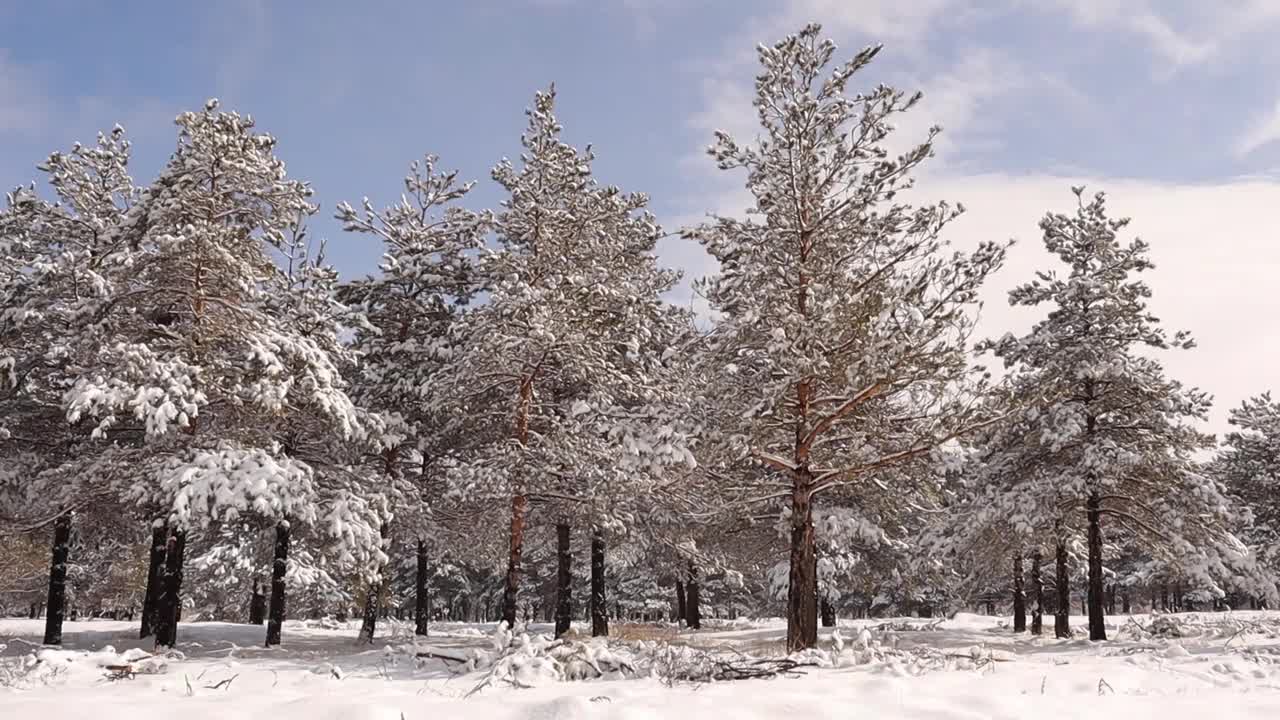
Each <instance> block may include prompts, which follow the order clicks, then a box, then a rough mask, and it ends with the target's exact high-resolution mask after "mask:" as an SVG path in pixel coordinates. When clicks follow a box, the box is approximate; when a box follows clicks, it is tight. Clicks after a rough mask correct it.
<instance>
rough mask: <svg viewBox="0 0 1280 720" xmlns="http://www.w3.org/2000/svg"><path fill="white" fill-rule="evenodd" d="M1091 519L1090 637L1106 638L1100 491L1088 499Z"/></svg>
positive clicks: (1089, 517) (1095, 638)
mask: <svg viewBox="0 0 1280 720" xmlns="http://www.w3.org/2000/svg"><path fill="white" fill-rule="evenodd" d="M1087 508H1088V512H1087V516H1088V520H1089V592H1088V600H1089V639H1090V640H1106V639H1107V625H1106V620H1105V618H1104V612H1103V606H1102V603H1103V602H1104V600H1105V591H1104V589H1103V587H1102V498H1101V496H1099V495H1098V491H1096V490H1095V491H1093V492H1091V493H1090V494H1089V499H1088V501H1087Z"/></svg>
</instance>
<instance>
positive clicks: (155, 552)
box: [138, 525, 169, 638]
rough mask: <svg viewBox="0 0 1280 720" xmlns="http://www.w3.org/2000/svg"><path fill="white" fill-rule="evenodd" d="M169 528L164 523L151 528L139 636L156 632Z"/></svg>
mask: <svg viewBox="0 0 1280 720" xmlns="http://www.w3.org/2000/svg"><path fill="white" fill-rule="evenodd" d="M168 537H169V529H168V528H167V527H165V526H164V525H159V526H156V527H153V528H151V549H150V551H149V553H148V555H149V558H148V563H147V590H146V594H145V595H143V596H142V627H141V628H140V629H139V630H138V637H139V638H145V637H150V636H151V633H153V632H155V624H156V607H157V606H158V605H159V603H160V584H161V578H163V577H164V546H165V541H166V540H167V539H168Z"/></svg>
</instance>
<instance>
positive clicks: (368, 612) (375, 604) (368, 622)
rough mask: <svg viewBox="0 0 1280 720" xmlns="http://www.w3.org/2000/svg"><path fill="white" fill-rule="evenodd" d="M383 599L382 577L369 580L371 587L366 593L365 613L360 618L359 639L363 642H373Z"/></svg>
mask: <svg viewBox="0 0 1280 720" xmlns="http://www.w3.org/2000/svg"><path fill="white" fill-rule="evenodd" d="M381 599H382V578H381V577H379V578H378V579H377V580H371V581H369V587H368V588H367V589H366V591H365V595H364V613H363V616H362V617H361V620H360V634H359V636H358V639H359V640H360V642H362V643H372V642H373V636H374V634H375V633H377V631H378V610H379V609H380V607H379V606H380V604H381V603H380V602H379V601H380V600H381Z"/></svg>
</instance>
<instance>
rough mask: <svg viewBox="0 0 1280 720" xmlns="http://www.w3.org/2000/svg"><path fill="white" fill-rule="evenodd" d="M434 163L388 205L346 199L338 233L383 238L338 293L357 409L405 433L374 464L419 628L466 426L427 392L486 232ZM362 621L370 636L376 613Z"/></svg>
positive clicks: (421, 166) (470, 285)
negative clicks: (435, 516)
mask: <svg viewBox="0 0 1280 720" xmlns="http://www.w3.org/2000/svg"><path fill="white" fill-rule="evenodd" d="M437 163H438V158H436V157H435V156H432V155H427V156H426V157H425V158H424V159H423V160H422V161H421V162H414V163H413V164H412V165H411V166H410V168H409V174H408V175H406V177H405V178H404V193H403V195H402V196H401V199H400V201H399V202H398V203H396V204H394V205H392V206H390V207H388V208H386V209H383V210H377V209H375V207H374V205H373V204H372V203H371V202H370V201H369V200H368V199H367V198H366V199H365V200H364V201H363V203H362V209H361V210H360V211H357V210H356V209H355V208H353V207H352V206H351V205H350V204H347V203H343V204H341V205H339V206H338V209H337V213H336V217H337V219H338V220H340V221H342V223H343V229H344V230H346V231H347V232H353V233H361V234H364V235H369V236H372V237H373V238H376V239H377V240H378V241H379V242H380V243H381V245H382V251H383V253H382V262H381V264H380V266H379V269H380V271H381V273H380V274H379V275H378V276H376V277H368V278H364V279H360V280H355V281H352V282H348V283H346V284H344V285H343V286H341V288H340V289H339V291H338V297H339V299H340V300H341V301H342V302H343V303H345V304H347V305H348V306H349V307H350V309H351V310H352V312H353V317H352V318H351V319H350V323H351V325H352V326H353V327H354V328H355V350H356V352H357V353H358V354H359V355H360V365H359V367H358V369H357V370H356V373H355V375H354V377H353V380H352V386H353V394H354V396H355V397H356V398H357V400H358V401H359V402H360V404H361V405H362V406H363V407H367V408H370V409H372V410H375V411H378V412H381V413H384V415H385V416H386V417H387V420H388V423H389V426H390V427H393V428H396V430H397V432H398V433H399V434H400V435H401V436H402V437H403V440H402V441H400V442H396V443H393V444H390V445H388V447H387V448H386V449H385V450H384V451H383V452H382V454H381V456H380V457H378V458H371V461H372V462H373V464H374V465H375V466H376V468H375V471H376V472H378V473H380V474H382V475H383V476H384V483H385V485H386V489H387V491H388V492H387V497H388V498H389V499H390V500H391V512H392V513H393V514H394V515H395V516H396V518H397V521H396V522H397V524H398V525H400V526H402V531H403V532H406V533H408V534H409V535H410V536H412V537H413V538H414V542H413V543H412V545H413V547H414V551H415V556H416V557H415V559H416V560H418V562H417V565H418V570H419V571H420V577H419V578H418V581H417V583H416V588H417V591H416V595H418V596H419V597H418V602H417V605H416V611H417V614H418V625H417V627H418V630H419V631H420V633H421V634H425V633H426V628H427V624H426V623H427V617H426V613H427V606H426V592H427V584H426V583H427V579H428V578H427V574H428V573H430V572H431V566H432V563H431V562H430V561H429V559H428V558H427V557H426V555H425V553H426V551H427V548H428V546H431V547H437V546H438V543H437V542H435V540H436V537H437V535H438V533H433V532H432V529H433V527H434V524H432V523H431V520H430V519H431V516H432V511H433V509H434V508H435V507H437V506H439V504H440V503H441V502H443V501H444V499H445V498H444V488H445V486H444V483H443V481H442V478H441V477H440V473H441V468H442V461H443V460H444V458H446V457H448V456H450V455H451V454H452V453H454V452H455V450H456V448H458V447H459V445H460V444H461V443H459V441H458V436H459V434H460V433H462V432H465V429H466V425H465V423H464V422H461V420H462V419H461V418H459V417H456V416H450V415H448V414H444V413H439V412H436V410H438V408H439V404H438V403H434V402H432V399H431V398H430V397H429V396H428V395H427V391H428V388H429V387H430V384H429V381H430V380H431V378H432V376H433V375H434V374H435V373H436V372H438V370H439V368H440V367H441V365H442V364H443V363H444V362H445V361H447V359H448V358H449V356H450V346H449V342H448V333H449V329H450V327H451V325H452V323H453V322H454V321H455V320H456V317H457V314H458V312H459V310H460V308H461V307H462V306H464V305H465V304H466V303H467V302H468V301H470V299H471V297H472V295H473V294H474V292H475V290H476V278H475V272H474V268H473V255H474V251H476V250H478V249H479V247H480V246H481V235H482V232H483V230H484V222H483V220H484V218H483V217H481V216H480V215H478V214H476V213H473V212H471V211H468V210H466V209H464V208H462V207H460V206H459V205H458V203H459V202H460V201H461V200H462V199H463V198H464V196H465V195H466V194H467V192H469V191H470V189H471V187H472V183H460V182H458V180H457V173H456V172H439V171H438V170H437V169H436V168H437ZM436 529H438V528H436ZM401 547H408V546H407V545H404V544H401ZM369 581H370V582H372V583H378V582H380V581H381V580H380V578H378V577H374V578H370V579H369ZM371 597H376V593H375V594H373V595H371ZM367 620H368V621H367V622H366V626H367V628H366V629H367V631H366V633H365V635H366V636H367V637H368V638H369V639H370V640H371V639H372V630H373V627H372V622H373V617H372V616H371V617H369V618H368V619H367Z"/></svg>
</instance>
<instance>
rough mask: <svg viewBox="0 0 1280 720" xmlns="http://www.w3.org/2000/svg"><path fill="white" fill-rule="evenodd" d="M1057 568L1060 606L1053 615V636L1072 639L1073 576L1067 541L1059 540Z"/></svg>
mask: <svg viewBox="0 0 1280 720" xmlns="http://www.w3.org/2000/svg"><path fill="white" fill-rule="evenodd" d="M1054 550H1055V552H1054V564H1055V565H1056V566H1057V567H1056V571H1057V572H1056V578H1055V580H1056V585H1057V587H1056V588H1055V589H1056V590H1057V594H1058V604H1057V607H1056V608H1054V613H1053V635H1054V637H1058V638H1069V637H1071V576H1069V575H1068V574H1067V541H1066V540H1063V539H1061V538H1059V539H1058V544H1057V547H1056V548H1055V549H1054Z"/></svg>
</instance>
